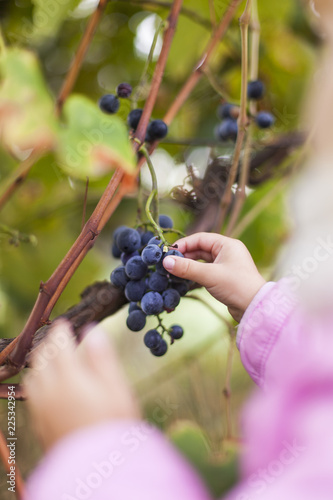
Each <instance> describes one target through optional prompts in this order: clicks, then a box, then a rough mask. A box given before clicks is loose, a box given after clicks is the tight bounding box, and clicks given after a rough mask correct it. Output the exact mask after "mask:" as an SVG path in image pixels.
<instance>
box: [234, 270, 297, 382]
mask: <svg viewBox="0 0 333 500" xmlns="http://www.w3.org/2000/svg"><path fill="white" fill-rule="evenodd" d="M287 282H288V280H286V279H284V280H281V281H279V282H277V283H274V282H268V283H266V284H265V285H264V286H263V287H262V288H261V289H260V290H259V292H258V293H257V295H256V296H255V297H254V299H253V300H252V302H251V304H250V305H249V307H248V308H247V310H246V311H245V314H244V316H243V318H242V320H241V322H240V325H239V327H238V332H237V339H236V343H237V347H238V349H239V351H240V355H241V359H242V362H243V365H244V367H245V369H246V371H247V372H248V374H249V375H250V377H251V378H252V379H253V380H254V382H255V383H256V384H257V385H259V386H260V387H264V385H265V372H266V366H267V362H268V360H269V357H270V354H271V352H272V350H273V349H274V347H275V346H276V344H277V343H278V340H279V337H280V333H281V331H282V330H283V328H284V326H285V325H286V323H287V321H288V319H289V318H290V315H291V314H292V312H293V311H294V309H295V307H296V305H297V299H296V297H295V296H294V295H293V294H292V293H291V292H290V289H289V288H288V286H287Z"/></svg>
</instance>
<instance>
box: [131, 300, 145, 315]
mask: <svg viewBox="0 0 333 500" xmlns="http://www.w3.org/2000/svg"><path fill="white" fill-rule="evenodd" d="M133 311H142V309H141V307H140V306H138V304H137V303H136V302H130V304H129V306H128V314H129V313H131V312H133Z"/></svg>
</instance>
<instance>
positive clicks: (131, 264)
mask: <svg viewBox="0 0 333 500" xmlns="http://www.w3.org/2000/svg"><path fill="white" fill-rule="evenodd" d="M125 271H126V274H127V276H128V277H129V278H130V279H131V280H140V279H141V278H144V277H145V276H146V274H147V271H148V267H147V265H146V264H145V263H144V262H143V260H142V259H141V257H140V255H139V256H137V257H132V258H131V259H129V261H128V262H127V264H126V266H125Z"/></svg>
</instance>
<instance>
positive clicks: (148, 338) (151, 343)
mask: <svg viewBox="0 0 333 500" xmlns="http://www.w3.org/2000/svg"><path fill="white" fill-rule="evenodd" d="M161 341H162V337H161V335H160V334H159V333H158V331H157V330H148V332H147V333H146V334H145V336H144V337H143V342H144V344H145V346H146V347H148V348H149V349H156V348H157V347H158V346H159V345H160V343H161Z"/></svg>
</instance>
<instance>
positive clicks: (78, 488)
mask: <svg viewBox="0 0 333 500" xmlns="http://www.w3.org/2000/svg"><path fill="white" fill-rule="evenodd" d="M332 327H333V312H329V313H328V314H327V315H324V314H321V315H320V317H318V316H317V317H311V315H310V314H309V313H307V312H306V311H302V310H301V307H300V306H298V305H297V302H296V299H295V297H294V296H292V295H291V294H290V293H289V292H288V288H287V287H286V283H285V282H284V281H280V282H278V283H267V284H266V285H265V286H264V287H263V288H262V289H261V290H260V291H259V293H258V294H257V295H256V297H255V298H254V299H253V301H252V303H251V304H250V306H249V307H248V309H247V311H246V313H245V315H244V317H243V319H242V321H241V324H240V326H239V329H238V336H237V345H238V347H239V350H240V354H241V358H242V361H243V363H244V366H245V368H246V370H247V371H248V373H249V374H250V376H251V377H252V378H253V380H254V381H255V382H256V383H257V384H258V386H259V387H261V389H262V390H260V391H257V392H256V393H255V394H254V396H253V397H252V398H251V399H250V401H249V402H248V404H247V406H246V408H245V411H244V415H243V429H244V438H245V442H246V452H245V454H244V455H243V457H242V460H241V478H242V480H241V482H240V484H239V485H238V487H237V488H236V489H234V490H233V491H231V492H230V493H229V494H228V495H227V497H226V498H225V500H257V499H264V500H281V499H282V500H326V499H327V500H332V499H333V362H332V360H333V336H332V335H331V331H330V328H332ZM86 499H91V500H149V499H152V500H153V499H154V500H155V499H157V500H209V499H210V496H209V494H208V492H207V490H206V488H205V486H204V485H203V484H202V483H201V480H200V479H199V478H198V476H197V475H196V473H195V472H194V471H193V470H192V468H191V466H190V465H188V464H187V463H186V461H185V460H184V459H183V458H182V457H181V456H180V454H179V453H178V452H177V451H176V450H175V449H174V448H173V447H172V446H171V445H170V444H169V443H168V441H167V440H166V439H165V437H164V436H163V435H162V434H161V433H160V432H159V431H157V430H155V429H153V428H151V427H149V426H148V425H147V424H145V423H144V422H105V423H103V424H100V425H98V426H94V427H91V428H87V429H83V430H78V431H76V432H75V433H73V434H71V435H69V436H67V437H65V438H64V439H62V440H61V441H60V442H58V443H57V444H56V445H55V446H54V447H53V449H52V450H51V451H50V452H49V453H48V454H47V455H46V456H45V457H44V459H43V461H42V462H41V463H40V465H39V466H38V467H37V468H36V470H35V471H34V472H33V474H32V476H31V477H30V479H29V481H28V483H27V493H26V498H25V500H86Z"/></svg>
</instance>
